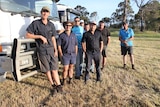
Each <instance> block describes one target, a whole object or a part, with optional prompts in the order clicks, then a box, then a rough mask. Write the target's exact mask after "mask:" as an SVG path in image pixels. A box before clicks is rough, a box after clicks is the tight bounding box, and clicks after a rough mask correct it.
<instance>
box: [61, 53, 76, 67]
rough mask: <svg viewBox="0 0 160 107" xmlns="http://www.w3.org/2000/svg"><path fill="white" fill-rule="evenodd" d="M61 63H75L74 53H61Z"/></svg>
mask: <svg viewBox="0 0 160 107" xmlns="http://www.w3.org/2000/svg"><path fill="white" fill-rule="evenodd" d="M62 64H63V65H69V64H76V55H65V54H64V55H63V56H62Z"/></svg>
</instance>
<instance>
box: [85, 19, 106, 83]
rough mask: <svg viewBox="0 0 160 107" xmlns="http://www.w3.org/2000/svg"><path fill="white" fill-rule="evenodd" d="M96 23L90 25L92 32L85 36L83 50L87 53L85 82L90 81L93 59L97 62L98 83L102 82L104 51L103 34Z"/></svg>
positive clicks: (86, 33)
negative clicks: (101, 64) (101, 72)
mask: <svg viewBox="0 0 160 107" xmlns="http://www.w3.org/2000/svg"><path fill="white" fill-rule="evenodd" d="M96 28H97V26H96V22H94V21H93V22H91V23H90V30H89V31H87V32H85V33H84V34H83V38H82V48H83V51H84V52H85V53H86V73H85V82H86V81H87V80H88V79H89V71H90V67H91V64H92V59H93V60H94V62H95V67H96V74H97V81H100V79H101V78H100V77H101V75H100V70H101V69H100V61H101V52H102V49H103V40H102V33H101V32H100V31H98V30H96Z"/></svg>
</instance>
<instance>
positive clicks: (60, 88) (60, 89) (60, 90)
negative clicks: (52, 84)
mask: <svg viewBox="0 0 160 107" xmlns="http://www.w3.org/2000/svg"><path fill="white" fill-rule="evenodd" d="M56 89H57V92H58V93H63V89H62V85H57V86H56Z"/></svg>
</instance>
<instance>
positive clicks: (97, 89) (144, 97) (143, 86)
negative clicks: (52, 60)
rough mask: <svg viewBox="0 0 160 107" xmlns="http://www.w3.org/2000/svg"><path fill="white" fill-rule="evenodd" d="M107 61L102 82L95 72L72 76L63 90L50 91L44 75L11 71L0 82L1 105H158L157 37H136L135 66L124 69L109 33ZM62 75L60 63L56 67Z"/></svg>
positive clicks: (159, 67) (159, 64) (159, 58)
mask: <svg viewBox="0 0 160 107" xmlns="http://www.w3.org/2000/svg"><path fill="white" fill-rule="evenodd" d="M107 52H108V57H107V65H106V66H105V68H104V69H103V71H102V75H101V76H102V82H101V83H99V82H98V83H97V82H96V73H95V72H94V73H90V76H91V78H90V80H88V82H87V84H84V77H82V78H81V80H75V79H73V83H72V84H66V85H65V86H63V89H64V91H65V93H63V94H59V93H57V94H53V95H52V93H51V89H52V87H51V85H50V84H49V81H48V79H47V78H46V75H45V74H43V73H38V74H36V75H34V76H32V77H29V78H26V79H23V80H22V81H20V82H15V81H14V80H13V77H12V75H11V74H10V73H7V80H6V81H4V82H2V83H0V107H160V38H158V39H157V38H146V37H145V38H142V37H141V38H135V39H134V57H135V68H136V70H132V69H131V64H130V61H129V57H128V62H127V69H123V68H122V66H123V63H122V56H121V54H120V45H119V40H118V38H117V37H112V38H111V42H110V45H109V46H108V47H107ZM59 72H60V78H61V79H62V75H61V72H62V66H61V68H60V69H59Z"/></svg>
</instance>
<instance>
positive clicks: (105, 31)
mask: <svg viewBox="0 0 160 107" xmlns="http://www.w3.org/2000/svg"><path fill="white" fill-rule="evenodd" d="M98 30H99V28H98ZM100 31H101V33H102V39H103V44H104V45H105V46H107V44H108V37H109V36H111V34H110V31H109V30H108V29H107V28H106V27H104V29H103V30H100Z"/></svg>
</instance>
